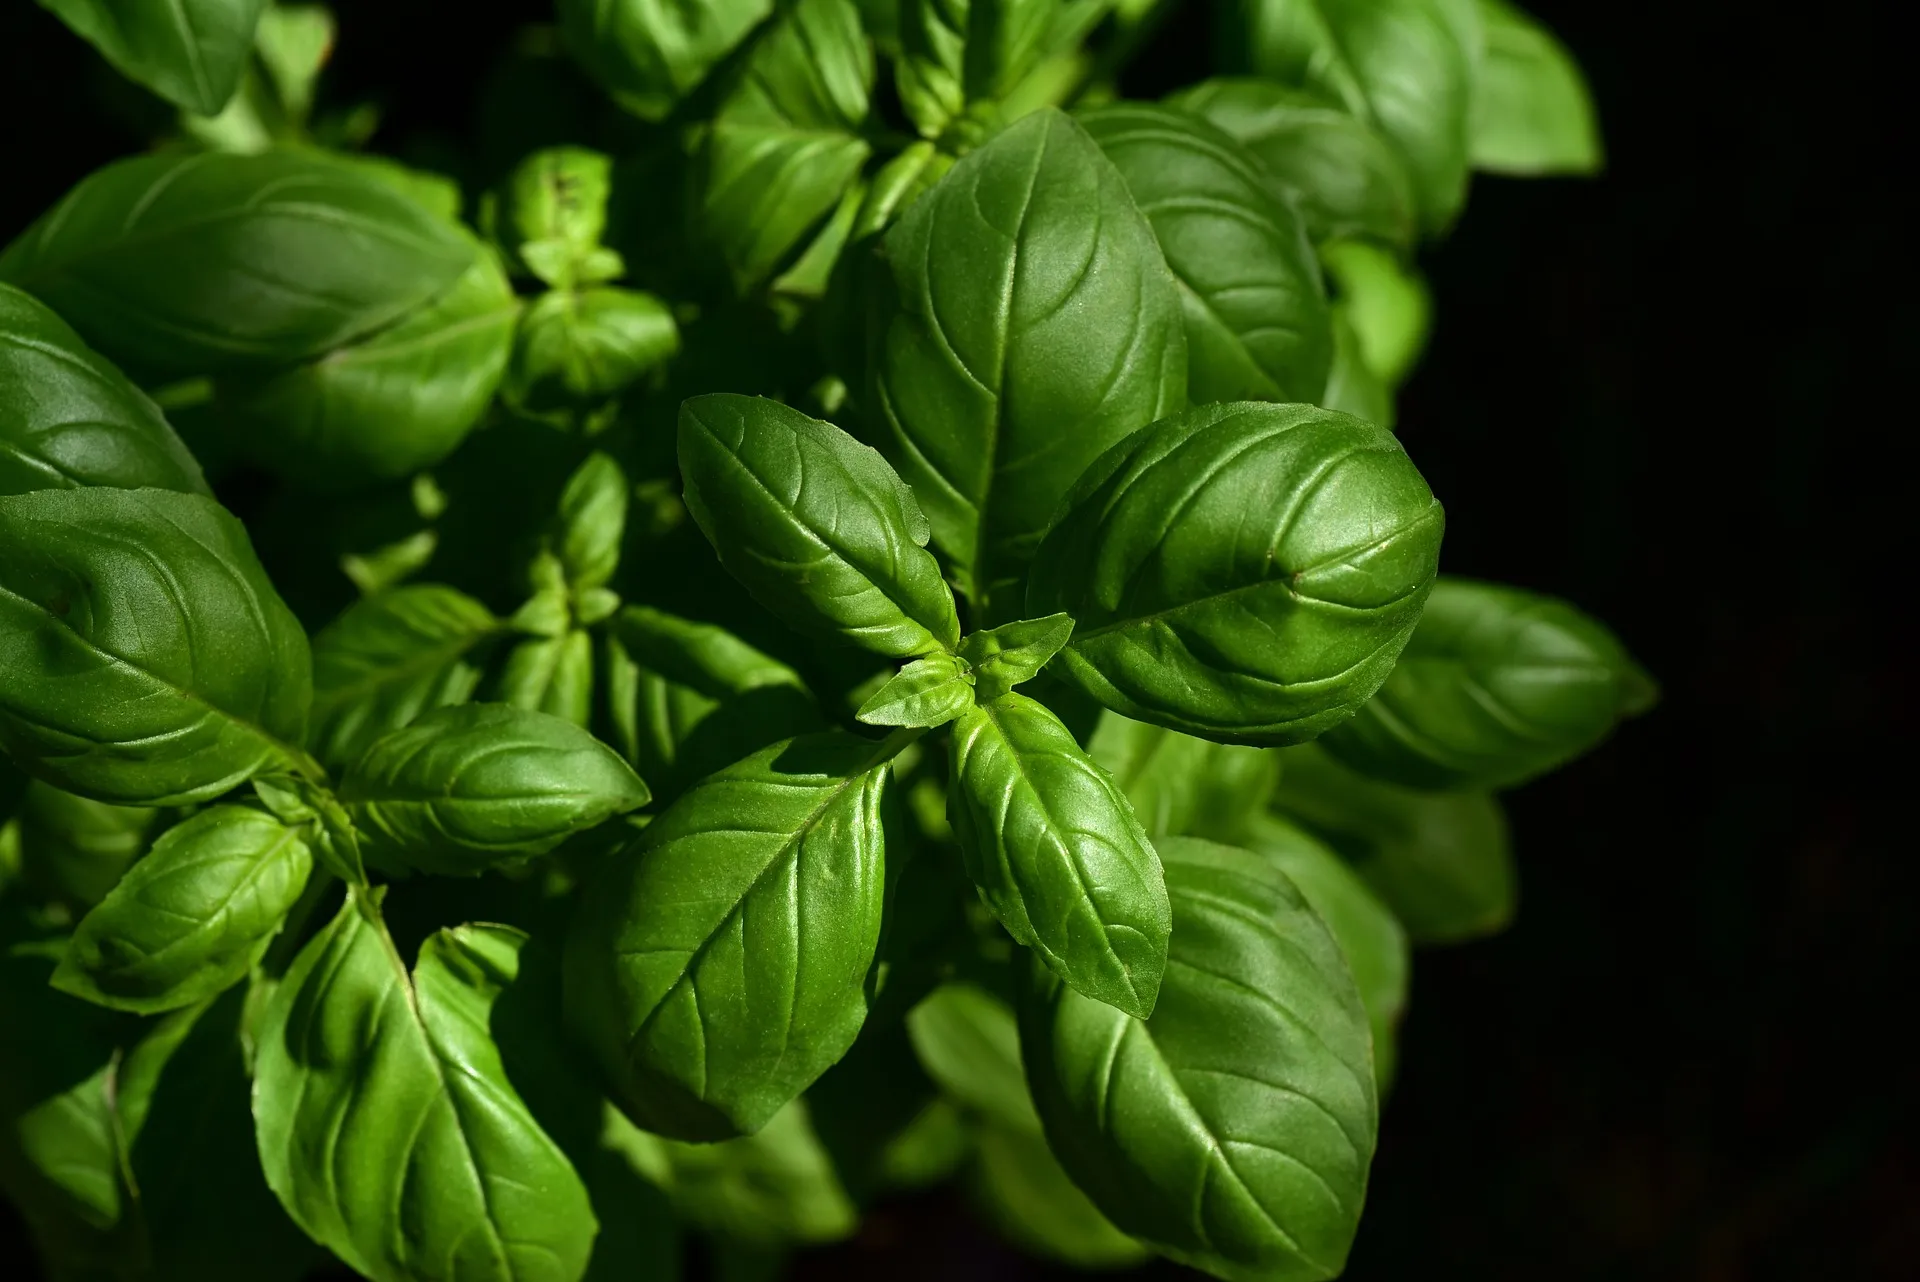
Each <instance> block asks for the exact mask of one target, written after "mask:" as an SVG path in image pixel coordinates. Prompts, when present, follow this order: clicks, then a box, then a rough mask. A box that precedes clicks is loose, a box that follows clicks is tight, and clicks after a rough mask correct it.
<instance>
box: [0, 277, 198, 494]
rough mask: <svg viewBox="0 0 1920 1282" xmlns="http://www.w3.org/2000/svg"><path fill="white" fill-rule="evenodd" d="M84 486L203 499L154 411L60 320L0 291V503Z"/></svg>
mask: <svg viewBox="0 0 1920 1282" xmlns="http://www.w3.org/2000/svg"><path fill="white" fill-rule="evenodd" d="M85 485H112V486H119V487H121V488H124V489H140V488H142V487H146V486H151V487H152V488H154V489H161V490H179V491H181V492H182V493H185V494H205V493H207V483H206V481H205V480H204V479H202V478H201V475H200V465H199V464H198V463H196V462H194V460H193V455H192V454H190V453H188V452H187V447H186V446H184V445H182V444H181V443H180V438H179V437H177V436H175V435H174V434H173V429H172V428H171V427H169V426H167V420H166V419H165V418H164V417H162V415H161V413H160V409H159V407H158V406H156V405H155V404H154V403H153V402H152V401H150V400H148V399H147V398H146V395H145V394H144V393H142V392H141V391H140V389H139V388H137V387H135V386H134V385H133V384H132V383H130V382H128V381H127V377H126V376H125V375H124V374H122V373H121V372H120V371H119V370H117V369H115V368H114V367H113V366H112V365H110V364H108V363H107V362H106V361H105V360H103V359H101V357H100V356H99V355H98V354H97V353H95V352H94V351H93V350H92V349H91V348H89V347H88V346H87V345H86V344H85V343H83V342H81V341H80V336H79V335H78V334H76V333H74V332H73V330H72V329H71V328H70V327H68V325H67V323H66V322H65V321H63V320H61V319H60V318H59V317H58V316H56V315H54V314H53V312H51V311H49V310H48V309H47V308H45V307H43V306H41V305H40V304H39V303H38V302H36V301H34V300H33V299H32V298H30V297H29V296H27V295H26V294H23V293H21V292H20V291H19V290H17V289H14V288H13V287H12V286H10V285H0V494H25V493H27V492H28V491H29V490H51V489H65V488H72V487H77V486H85Z"/></svg>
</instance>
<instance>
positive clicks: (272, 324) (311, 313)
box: [0, 151, 474, 380]
mask: <svg viewBox="0 0 1920 1282" xmlns="http://www.w3.org/2000/svg"><path fill="white" fill-rule="evenodd" d="M473 255H474V249H473V246H472V244H471V242H470V241H469V239H468V238H467V237H466V236H465V234H464V233H462V232H461V231H460V230H459V228H457V227H456V226H454V225H453V224H452V223H450V222H447V221H445V220H443V219H439V218H435V217H434V216H432V215H431V214H429V213H427V212H426V211H425V210H423V209H421V208H420V207H419V206H418V205H416V204H414V203H413V202H412V201H410V200H408V199H407V198H406V197H404V196H402V195H400V194H399V193H398V192H396V191H395V190H394V189H393V188H391V187H389V186H387V185H385V184H383V183H380V182H377V181H374V180H372V179H369V178H366V177H364V176H363V175H361V174H359V173H357V172H355V171H354V170H352V169H351V168H349V167H347V166H345V165H342V164H339V163H337V162H334V161H331V160H328V159H326V158H325V157H324V156H322V155H321V154H320V153H317V152H311V151H273V152H267V153H264V154H261V155H257V156H239V155H231V154H225V153H218V152H200V153H193V154H179V153H175V154H170V155H155V156H140V157H136V158H134V159H131V160H122V161H118V162H116V163H114V164H111V165H108V166H107V167H105V168H104V169H100V170H96V171H95V172H94V173H93V174H91V175H90V176H88V177H87V178H86V179H84V180H82V181H81V183H80V185H79V186H77V187H75V188H74V189H73V190H72V191H70V192H68V193H67V195H66V197H65V198H64V199H63V200H61V202H60V203H59V204H58V205H56V206H55V207H54V209H53V210H52V211H51V212H50V213H48V214H46V215H45V216H43V217H42V218H41V219H40V220H39V221H38V222H36V223H34V224H33V226H31V227H29V228H28V229H27V230H26V231H25V232H24V233H22V234H21V236H20V238H19V239H18V240H16V241H14V242H13V244H12V245H10V246H8V247H7V250H6V252H5V253H3V254H0V280H6V281H10V282H12V283H13V284H15V285H18V286H20V288H22V289H25V290H27V291H29V292H30V293H32V294H34V295H36V296H37V297H38V298H39V299H40V300H41V301H42V302H44V303H46V304H47V305H48V306H49V307H51V308H53V309H54V310H55V311H57V312H59V313H60V314H61V315H62V316H63V317H65V318H66V320H67V321H68V323H69V324H71V325H72V326H73V327H74V329H76V330H78V331H79V333H80V335H81V336H82V337H83V338H85V339H86V340H87V341H88V342H89V343H91V344H93V346H94V347H95V348H97V349H99V351H100V352H101V353H102V354H104V355H105V356H107V357H108V358H109V359H111V360H113V361H115V362H116V363H118V364H119V365H121V366H123V367H124V368H126V369H127V370H128V371H129V372H131V373H132V374H133V375H134V377H136V378H140V379H156V380H159V379H167V378H186V377H192V376H196V375H203V374H220V373H228V372H234V371H239V370H244V369H254V370H260V369H267V368H271V367H273V366H277V365H285V364H287V363H289V362H293V361H306V360H313V359H316V358H318V357H320V356H322V355H325V354H326V353H327V352H330V351H332V350H334V349H335V348H338V347H341V346H344V345H346V344H348V343H351V342H353V341H354V340H355V339H357V338H360V337H362V336H363V335H366V334H368V333H371V332H372V331H374V330H376V329H379V328H381V327H383V326H385V325H388V324H390V323H392V322H393V321H396V320H398V319H400V318H401V317H403V316H405V315H406V314H407V313H409V312H411V311H412V310H413V309H414V308H416V307H418V306H420V305H421V304H422V303H425V302H427V301H429V300H430V299H432V298H433V297H434V296H435V295H437V294H439V293H440V292H441V291H442V290H443V289H445V288H446V287H447V286H448V285H450V284H452V283H453V282H454V281H455V280H457V279H458V278H459V277H460V275H461V273H462V272H465V271H466V270H467V269H468V268H470V267H471V266H472V265H473Z"/></svg>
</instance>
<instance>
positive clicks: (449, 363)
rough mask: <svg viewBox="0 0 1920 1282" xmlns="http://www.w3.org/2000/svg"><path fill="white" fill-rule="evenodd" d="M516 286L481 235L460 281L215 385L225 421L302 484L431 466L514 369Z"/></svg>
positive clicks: (347, 483)
mask: <svg viewBox="0 0 1920 1282" xmlns="http://www.w3.org/2000/svg"><path fill="white" fill-rule="evenodd" d="M518 313H519V304H518V303H517V302H516V301H515V299H514V296H513V290H512V287H511V286H509V285H508V283H507V279H506V277H505V276H504V275H503V274H502V273H501V271H500V267H499V264H498V263H497V262H496V261H495V260H494V258H493V255H492V254H491V253H490V252H485V251H482V250H481V249H480V248H479V247H478V246H477V245H476V246H474V249H473V259H472V263H471V265H470V266H468V268H467V269H466V271H465V272H464V273H462V274H461V275H460V276H459V278H458V279H456V280H455V281H454V282H453V284H452V285H451V286H449V287H448V288H447V289H445V290H443V291H442V292H441V293H440V294H438V295H437V296H435V297H434V298H432V299H431V300H429V301H428V302H426V303H423V304H422V305H420V306H419V307H416V308H414V309H413V310H412V311H410V312H408V313H407V314H406V315H405V316H404V317H402V318H401V319H400V320H399V321H398V322H397V323H396V324H393V325H390V326H388V327H387V328H385V329H382V330H381V331H380V332H378V333H377V334H374V335H372V336H371V337H366V338H361V339H358V340H356V341H354V342H352V343H350V344H348V345H346V346H342V347H338V348H335V349H334V350H333V351H330V352H327V353H326V354H325V355H323V356H320V357H318V358H317V359H313V360H308V361H306V362H304V363H302V364H298V365H294V366H293V367H291V368H288V369H279V370H274V371H272V372H270V373H266V374H262V375H249V374H239V375H234V376H231V377H228V378H222V379H220V380H219V381H218V382H217V383H216V384H215V386H214V394H215V396H216V398H217V401H218V408H219V410H220V412H221V413H222V414H223V415H224V416H225V418H226V426H227V430H228V432H229V433H230V434H232V435H233V436H235V437H236V438H237V440H238V441H239V444H240V447H241V449H242V450H244V451H245V452H246V453H247V454H248V455H249V456H250V457H252V458H253V459H255V460H256V461H258V462H260V463H261V464H263V465H265V466H266V467H268V468H269V469H271V470H272V471H273V472H275V473H276V474H278V475H280V476H283V477H285V478H287V479H288V480H291V481H293V482H295V483H296V484H300V485H304V486H309V487H313V488H320V489H332V490H342V489H354V488H365V487H366V486H367V485H368V484H369V483H371V482H374V481H382V480H397V479H398V478H400V477H403V476H410V475H412V474H413V473H415V472H417V471H419V470H420V469H421V468H425V467H431V466H432V465H433V464H435V463H438V462H440V461H441V460H442V459H444V458H445V457H446V456H447V455H449V454H451V453H452V452H453V451H454V449H455V447H457V446H458V445H459V444H460V442H461V441H463V440H465V439H466V436H467V433H468V432H470V431H472V430H473V428H474V427H475V426H476V425H478V424H479V422H480V420H481V419H482V418H483V417H484V416H485V414H486V411H487V407H488V405H489V404H491V403H492V400H493V394H494V392H495V390H496V389H498V388H499V386H500V380H501V378H502V376H503V375H504V374H505V372H506V368H507V357H508V354H509V352H510V351H511V349H512V343H513V334H514V328H513V327H514V318H515V317H516V316H517V315H518Z"/></svg>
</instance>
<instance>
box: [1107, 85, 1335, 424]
mask: <svg viewBox="0 0 1920 1282" xmlns="http://www.w3.org/2000/svg"><path fill="white" fill-rule="evenodd" d="M1080 123H1081V124H1082V125H1084V126H1085V127H1086V130H1087V132H1088V133H1090V134H1092V135H1093V140H1094V141H1095V142H1097V143H1099V144H1100V149H1101V150H1102V151H1104V152H1105V153H1106V154H1107V158H1108V159H1109V160H1111V161H1113V163H1114V165H1115V167H1117V168H1118V169H1119V170H1120V174H1121V177H1123V178H1125V179H1126V181H1127V188H1128V190H1129V191H1131V192H1132V193H1133V199H1134V203H1135V204H1137V205H1138V206H1139V207H1140V212H1141V213H1143V214H1145V215H1146V216H1147V221H1148V222H1149V223H1150V224H1152V226H1153V232H1154V235H1155V236H1156V237H1157V238H1158V239H1159V241H1160V248H1161V250H1162V252H1164V253H1165V254H1166V258H1167V266H1168V268H1170V269H1171V270H1172V272H1173V276H1174V279H1175V280H1176V281H1178V282H1179V284H1180V306H1181V311H1182V313H1183V314H1184V315H1185V317H1186V328H1187V395H1188V396H1189V397H1191V398H1192V399H1193V401H1194V402H1195V403H1197V404H1198V403H1204V402H1207V401H1251V400H1261V401H1312V400H1315V399H1317V398H1318V397H1319V395H1320V393H1321V391H1322V389H1324V388H1325V387H1326V382H1327V370H1328V367H1329V366H1330V365H1331V364H1332V361H1333V329H1332V325H1331V322H1330V321H1329V319H1328V315H1327V296H1326V290H1325V288H1324V287H1323V286H1322V284H1321V281H1320V268H1319V265H1318V264H1317V263H1316V262H1315V261H1314V257H1313V250H1312V248H1311V247H1310V246H1309V245H1308V243H1307V236H1306V231H1305V229H1304V227H1303V225H1302V223H1301V220H1300V218H1299V216H1298V215H1297V214H1295V213H1294V210H1293V207H1292V205H1290V204H1289V203H1288V202H1287V201H1286V200H1285V199H1284V198H1283V197H1282V196H1281V195H1280V194H1279V193H1278V192H1276V191H1275V190H1274V187H1273V184H1272V182H1271V180H1270V179H1269V178H1268V177H1267V176H1266V175H1265V174H1264V173H1263V172H1262V170H1261V168H1260V161H1259V159H1258V158H1257V157H1256V156H1254V155H1253V154H1252V153H1250V152H1249V151H1247V150H1246V149H1245V148H1244V147H1242V146H1241V145H1240V144H1239V143H1238V142H1236V141H1235V140H1234V139H1233V138H1231V137H1230V136H1228V135H1227V134H1225V133H1223V132H1221V131H1220V130H1219V129H1217V128H1215V127H1214V126H1212V125H1210V124H1208V123H1207V122H1206V121H1204V120H1201V119H1198V118H1196V117H1194V116H1193V115H1191V114H1190V113H1187V112H1181V111H1175V110H1172V109H1170V108H1166V107H1154V106H1147V105H1136V104H1126V105H1121V106H1113V107H1103V108H1101V109H1099V110H1097V111H1091V112H1087V113H1085V114H1083V115H1082V116H1081V117H1080Z"/></svg>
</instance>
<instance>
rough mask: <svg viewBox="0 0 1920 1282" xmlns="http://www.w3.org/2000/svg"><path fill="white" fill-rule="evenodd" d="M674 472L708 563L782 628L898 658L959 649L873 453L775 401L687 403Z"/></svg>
mask: <svg viewBox="0 0 1920 1282" xmlns="http://www.w3.org/2000/svg"><path fill="white" fill-rule="evenodd" d="M680 471H681V475H682V476H683V477H684V479H685V481H686V501H687V509H688V511H689V512H691V513H692V514H693V519H694V520H695V521H696V522H698V523H699V525H700V528H701V530H702V531H703V532H704V533H705V534H706V536H707V540H708V542H710V543H712V544H713V547H714V550H715V551H716V552H718V553H719V554H720V563H721V564H722V565H724V566H726V567H727V570H728V571H729V572H730V573H731V574H732V575H733V576H734V577H735V578H736V579H738V580H740V582H741V583H743V584H744V585H746V588H747V590H748V591H749V592H751V593H753V595H754V597H755V598H756V599H757V600H758V601H759V602H760V603H761V604H762V605H764V606H766V607H767V608H768V609H769V610H772V611H774V613H776V614H778V615H780V616H781V617H782V618H784V619H785V620H786V621H787V622H788V623H790V624H793V625H794V626H797V627H803V628H807V629H809V630H811V631H815V632H820V631H825V632H829V633H833V634H837V635H839V636H840V637H841V638H843V639H845V640H847V641H850V642H852V643H853V644H855V645H859V646H864V647H865V648H867V649H869V650H875V651H878V652H879V653H881V654H886V655H891V656H894V657H897V658H906V657H910V656H913V655H918V654H925V653H927V652H929V651H932V650H938V649H948V650H951V649H953V648H954V647H955V646H957V645H959V643H960V623H959V618H958V615H957V614H956V613H955V610H954V604H953V593H952V592H951V591H949V590H948V588H947V585H946V581H945V580H944V579H943V578H942V577H941V574H940V566H939V563H938V562H936V561H935V560H934V559H933V555H932V554H931V553H929V552H928V551H927V550H926V547H925V544H926V542H927V534H928V527H927V518H926V517H925V516H924V515H923V514H922V513H921V510H920V505H919V503H918V502H916V501H915V497H914V494H913V491H911V490H909V489H908V488H907V487H906V485H904V484H903V483H902V482H901V480H900V477H899V476H898V475H896V474H895V473H894V471H893V469H892V468H890V467H888V466H887V463H886V461H885V460H884V459H882V458H881V457H880V456H879V454H877V453H876V452H875V451H874V450H873V449H872V448H870V447H868V446H865V445H862V444H860V443H859V442H858V441H856V440H854V439H853V438H852V437H851V436H848V435H847V434H846V433H845V432H842V431H841V430H840V429H839V428H837V427H835V426H833V425H832V424H831V423H823V422H821V421H820V420H818V419H813V418H808V417H807V416H806V415H804V414H801V413H799V412H798V411H796V410H791V409H788V408H787V407H786V406H784V405H781V404H780V403H778V402H777V401H770V400H764V399H761V398H758V397H749V396H726V395H716V396H696V397H694V398H693V399H692V400H690V401H687V402H686V403H685V404H684V405H682V406H681V407H680Z"/></svg>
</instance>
